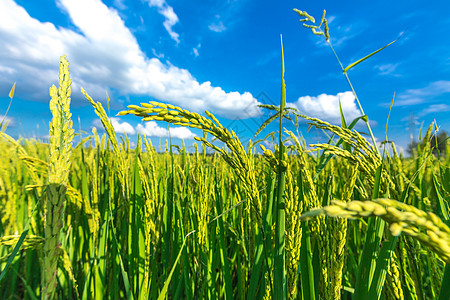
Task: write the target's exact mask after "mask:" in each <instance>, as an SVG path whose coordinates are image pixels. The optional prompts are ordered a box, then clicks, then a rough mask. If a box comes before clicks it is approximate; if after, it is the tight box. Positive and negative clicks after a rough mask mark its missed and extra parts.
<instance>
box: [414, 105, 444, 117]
mask: <svg viewBox="0 0 450 300" xmlns="http://www.w3.org/2000/svg"><path fill="white" fill-rule="evenodd" d="M447 111H450V105H447V104H432V105H430V106H428V107H427V108H425V109H423V110H422V111H420V112H419V114H418V115H419V116H420V117H423V116H425V115H428V114H431V113H440V112H447Z"/></svg>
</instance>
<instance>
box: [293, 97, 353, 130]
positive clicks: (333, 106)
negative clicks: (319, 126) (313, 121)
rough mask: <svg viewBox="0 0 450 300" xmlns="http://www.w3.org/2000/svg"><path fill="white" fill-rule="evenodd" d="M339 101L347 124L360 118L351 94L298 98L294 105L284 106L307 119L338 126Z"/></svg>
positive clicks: (339, 118)
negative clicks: (319, 120)
mask: <svg viewBox="0 0 450 300" xmlns="http://www.w3.org/2000/svg"><path fill="white" fill-rule="evenodd" d="M339 100H341V106H342V110H343V112H344V117H345V120H346V121H347V122H350V121H351V120H353V119H355V118H357V117H359V116H361V112H360V111H359V109H358V108H357V107H356V103H355V96H354V95H353V93H352V92H344V93H338V94H337V95H327V94H321V95H319V96H317V97H311V96H304V97H300V98H298V100H297V101H296V102H294V103H288V104H286V106H287V107H295V108H297V109H298V110H299V111H300V112H301V113H302V114H305V115H307V116H309V117H315V118H319V119H321V120H324V121H327V122H330V123H334V124H338V123H340V121H341V115H340V110H339Z"/></svg>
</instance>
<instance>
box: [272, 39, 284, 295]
mask: <svg viewBox="0 0 450 300" xmlns="http://www.w3.org/2000/svg"><path fill="white" fill-rule="evenodd" d="M281 66H282V67H281V70H282V71H281V105H280V112H281V114H280V131H279V133H278V134H279V142H278V149H279V157H278V165H279V169H278V174H279V175H278V198H277V206H276V210H275V211H276V224H275V261H274V279H273V280H274V287H273V288H274V298H275V299H279V300H284V299H286V297H287V281H286V252H285V218H286V217H285V195H284V189H285V180H286V174H285V169H284V167H283V164H282V162H283V159H284V145H283V137H282V132H283V131H282V129H283V127H282V120H283V113H284V108H285V106H286V86H285V83H284V53H283V39H281Z"/></svg>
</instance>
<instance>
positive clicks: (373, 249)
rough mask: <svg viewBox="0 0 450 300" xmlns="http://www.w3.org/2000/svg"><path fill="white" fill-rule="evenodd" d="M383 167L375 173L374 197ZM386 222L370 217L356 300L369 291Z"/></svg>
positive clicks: (378, 188) (359, 271)
mask: <svg viewBox="0 0 450 300" xmlns="http://www.w3.org/2000/svg"><path fill="white" fill-rule="evenodd" d="M382 168H383V165H380V166H379V167H378V168H377V172H376V174H375V184H374V188H373V193H372V199H376V198H378V196H379V190H380V182H381V172H382ZM384 224H385V222H384V221H383V220H382V219H381V218H370V219H369V225H368V229H367V235H366V242H365V244H364V248H363V251H362V255H361V260H360V262H359V267H358V273H357V278H356V285H355V294H354V299H355V300H359V299H364V297H366V296H367V295H368V293H369V289H370V286H371V284H372V279H373V275H374V272H375V267H376V262H377V254H378V249H379V246H380V242H381V238H382V235H383V231H384Z"/></svg>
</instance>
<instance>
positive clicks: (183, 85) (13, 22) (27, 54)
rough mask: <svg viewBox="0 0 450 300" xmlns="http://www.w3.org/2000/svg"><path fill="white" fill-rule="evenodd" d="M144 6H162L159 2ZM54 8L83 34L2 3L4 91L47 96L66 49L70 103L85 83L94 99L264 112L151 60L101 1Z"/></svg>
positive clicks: (66, 0) (240, 113)
mask: <svg viewBox="0 0 450 300" xmlns="http://www.w3.org/2000/svg"><path fill="white" fill-rule="evenodd" d="M149 4H150V5H153V6H156V7H158V8H160V7H166V6H165V5H166V4H165V1H162V0H161V1H156V0H151V1H150V2H149ZM58 6H59V7H60V8H62V9H64V10H65V11H66V12H67V14H68V16H69V17H70V19H71V21H72V23H73V25H74V26H76V27H77V28H78V30H79V31H80V32H81V33H79V32H76V31H74V30H71V29H67V28H62V27H58V28H57V27H55V26H54V25H53V24H52V23H48V22H40V21H39V20H37V19H34V18H32V17H31V16H30V15H29V14H28V13H27V11H26V10H25V9H24V8H23V7H21V6H19V5H18V4H16V3H15V2H14V1H12V0H2V1H0V40H1V41H2V51H0V61H1V62H2V68H0V88H1V89H5V90H7V91H9V89H10V82H14V81H17V84H18V85H21V86H22V88H21V92H22V96H24V94H25V96H26V97H27V98H32V99H36V100H40V101H48V87H49V86H50V85H51V84H52V83H55V82H56V81H57V78H58V63H59V56H60V55H62V54H66V55H67V58H68V59H69V62H70V71H71V77H72V82H73V84H72V91H73V97H72V98H73V103H74V104H75V105H76V104H77V103H78V104H79V103H80V102H77V101H79V99H84V97H82V96H81V93H80V92H79V89H80V87H83V88H84V89H85V90H86V91H87V92H88V93H89V94H90V95H91V96H92V97H93V98H94V99H96V98H97V99H99V98H100V99H103V98H104V95H105V93H106V92H108V91H109V92H110V89H114V90H117V91H119V92H120V93H121V94H123V95H129V94H132V95H145V96H151V97H153V98H155V99H158V100H162V101H167V102H170V103H173V104H175V105H180V106H182V107H184V108H187V109H191V110H194V111H203V110H205V109H207V110H209V111H211V112H213V113H215V114H218V115H221V116H225V117H228V118H230V119H231V118H249V117H254V116H257V115H259V114H260V113H261V110H260V109H259V108H258V107H257V105H258V104H260V103H259V102H258V101H257V100H256V99H255V98H254V97H253V96H252V95H251V94H250V93H248V92H244V93H239V92H225V91H224V90H223V89H222V88H220V87H214V86H212V84H211V82H209V81H206V82H203V83H200V82H198V81H197V80H196V78H195V77H194V76H193V75H192V74H191V73H190V72H189V71H188V70H186V69H182V68H179V67H176V66H174V65H172V64H170V63H169V62H168V63H163V62H161V60H160V59H158V58H148V57H147V56H146V54H145V53H144V52H143V51H142V50H141V49H140V47H139V45H138V43H137V40H136V38H135V37H134V36H133V35H132V33H131V32H130V30H129V29H128V28H127V27H126V26H125V24H124V21H123V20H122V19H121V18H120V16H119V15H118V13H117V11H116V10H115V9H112V8H108V7H107V6H106V5H104V4H103V3H102V2H101V1H100V0H78V1H72V0H59V2H58ZM36 74H39V76H36ZM110 94H111V92H110ZM18 96H19V95H18ZM83 101H84V100H83ZM84 103H85V102H84Z"/></svg>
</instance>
